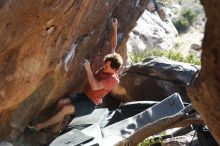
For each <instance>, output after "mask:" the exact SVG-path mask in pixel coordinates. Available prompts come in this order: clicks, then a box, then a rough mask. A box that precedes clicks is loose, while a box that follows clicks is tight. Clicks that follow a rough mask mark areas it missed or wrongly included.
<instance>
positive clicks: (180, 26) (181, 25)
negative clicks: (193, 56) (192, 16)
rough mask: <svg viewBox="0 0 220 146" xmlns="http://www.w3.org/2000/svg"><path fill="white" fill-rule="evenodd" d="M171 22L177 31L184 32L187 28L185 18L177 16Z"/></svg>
mask: <svg viewBox="0 0 220 146" xmlns="http://www.w3.org/2000/svg"><path fill="white" fill-rule="evenodd" d="M173 24H174V26H175V27H176V29H177V30H178V32H179V33H183V32H186V31H187V30H188V28H189V22H188V20H187V19H186V18H179V19H177V20H176V21H174V22H173Z"/></svg>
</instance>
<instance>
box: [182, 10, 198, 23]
mask: <svg viewBox="0 0 220 146" xmlns="http://www.w3.org/2000/svg"><path fill="white" fill-rule="evenodd" d="M182 15H183V17H184V18H186V19H187V20H188V22H189V24H191V25H192V24H193V22H194V20H195V18H196V13H195V12H193V11H192V10H190V9H188V10H184V11H183V12H182Z"/></svg>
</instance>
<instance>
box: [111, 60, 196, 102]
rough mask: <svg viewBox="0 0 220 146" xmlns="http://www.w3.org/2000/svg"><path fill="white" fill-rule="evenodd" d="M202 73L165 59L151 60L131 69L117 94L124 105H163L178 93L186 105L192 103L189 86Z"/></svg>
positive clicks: (123, 76) (192, 66)
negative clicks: (141, 102)
mask: <svg viewBox="0 0 220 146" xmlns="http://www.w3.org/2000/svg"><path fill="white" fill-rule="evenodd" d="M198 71H199V69H198V68H197V67H196V66H194V65H191V64H188V63H181V62H177V61H172V60H169V59H167V58H164V57H155V58H147V59H145V61H143V62H142V63H139V64H136V65H133V66H130V67H129V68H128V69H127V70H126V71H124V73H123V75H122V76H121V78H120V80H121V82H120V84H119V86H118V87H116V88H115V89H114V90H113V94H114V95H116V96H118V97H119V98H120V99H122V100H123V101H131V100H153V101H161V100H162V99H164V98H165V97H167V96H169V95H171V94H173V93H175V92H177V93H179V94H180V95H181V97H182V99H183V101H186V102H189V98H188V96H187V93H186V86H187V85H188V84H189V83H190V82H191V80H192V79H193V78H194V76H195V75H196V74H197V72H198Z"/></svg>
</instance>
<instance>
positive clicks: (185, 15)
mask: <svg viewBox="0 0 220 146" xmlns="http://www.w3.org/2000/svg"><path fill="white" fill-rule="evenodd" d="M196 16H197V15H196V13H195V12H193V11H192V10H190V9H184V10H183V11H182V12H181V16H180V17H179V18H177V20H175V21H173V24H174V26H175V27H176V29H177V30H178V32H179V33H183V32H186V31H187V30H188V29H189V27H190V25H192V24H193V22H194V21H195V18H196Z"/></svg>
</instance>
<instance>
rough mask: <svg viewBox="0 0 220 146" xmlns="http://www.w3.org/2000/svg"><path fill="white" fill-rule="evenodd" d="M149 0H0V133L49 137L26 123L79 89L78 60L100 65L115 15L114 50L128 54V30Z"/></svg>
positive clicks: (28, 141)
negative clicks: (117, 23)
mask: <svg viewBox="0 0 220 146" xmlns="http://www.w3.org/2000/svg"><path fill="white" fill-rule="evenodd" d="M147 2H148V0H134V1H126V0H121V1H118V0H112V1H96V0H94V1H93V0H92V1H88V0H80V1H76V0H70V1H62V0H50V1H46V0H41V1H35V0H29V1H25V0H19V1H13V0H7V1H6V0H3V1H0V38H1V39H0V45H1V47H0V131H1V132H0V139H3V140H4V139H5V140H7V141H13V142H14V143H15V145H23V146H25V145H31V146H35V145H39V144H42V143H41V142H42V141H44V142H48V140H47V139H46V136H44V137H43V136H42V135H43V134H42V133H38V134H37V136H36V135H34V134H29V133H28V134H27V131H26V127H27V125H28V124H29V123H35V122H37V121H42V120H45V119H46V118H47V116H48V115H47V116H45V114H42V113H46V112H45V111H47V110H46V109H48V107H50V106H51V105H53V103H55V102H56V101H57V99H59V98H60V97H63V96H64V95H65V94H66V93H68V92H69V91H74V92H79V91H82V87H83V85H84V83H85V79H86V78H85V72H84V69H83V66H82V62H83V60H84V59H85V58H87V59H89V60H90V62H91V65H92V69H93V70H94V71H95V70H96V69H97V68H98V67H100V66H101V65H102V58H103V56H104V55H106V54H107V53H109V52H110V47H109V46H110V45H109V44H110V42H109V36H110V34H111V19H112V18H114V17H116V18H117V19H118V22H119V28H118V47H117V50H116V52H118V53H120V54H121V55H122V56H123V58H124V59H126V53H125V51H126V46H125V44H126V42H127V39H128V34H129V32H130V31H131V30H132V28H133V27H134V26H135V25H136V21H137V20H138V18H139V17H140V16H141V14H142V13H143V12H144V9H145V7H146V5H147ZM43 115H44V116H43ZM44 134H45V133H44ZM24 135H26V136H27V135H28V137H25V136H24ZM36 137H38V138H37V140H35V141H34V140H33V139H34V138H35V139H36ZM40 137H43V139H40ZM43 144H45V143H43Z"/></svg>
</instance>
